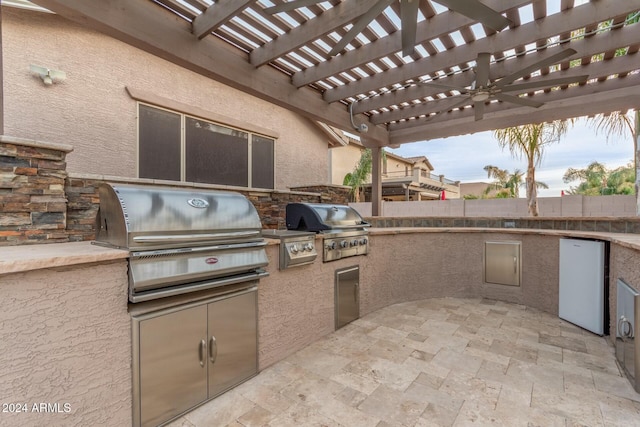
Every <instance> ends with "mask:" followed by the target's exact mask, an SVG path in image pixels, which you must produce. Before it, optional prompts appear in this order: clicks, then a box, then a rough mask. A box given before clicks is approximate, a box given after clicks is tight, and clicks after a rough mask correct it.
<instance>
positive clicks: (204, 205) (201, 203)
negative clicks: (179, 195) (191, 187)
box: [187, 199, 209, 209]
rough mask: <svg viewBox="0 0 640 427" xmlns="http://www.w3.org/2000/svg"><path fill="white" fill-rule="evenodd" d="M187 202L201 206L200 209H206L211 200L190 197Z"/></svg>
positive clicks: (194, 205) (197, 206)
mask: <svg viewBox="0 0 640 427" xmlns="http://www.w3.org/2000/svg"><path fill="white" fill-rule="evenodd" d="M187 203H189V205H190V206H193V207H194V208H199V209H204V208H208V207H209V202H207V201H206V200H203V199H189V200H187Z"/></svg>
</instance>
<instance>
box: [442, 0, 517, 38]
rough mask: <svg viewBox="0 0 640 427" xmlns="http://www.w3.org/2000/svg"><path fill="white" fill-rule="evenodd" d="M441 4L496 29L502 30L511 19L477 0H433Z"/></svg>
mask: <svg viewBox="0 0 640 427" xmlns="http://www.w3.org/2000/svg"><path fill="white" fill-rule="evenodd" d="M435 1H436V2H438V3H440V4H441V5H443V6H446V7H448V8H449V9H451V10H453V11H454V12H458V13H460V14H462V15H464V16H466V17H468V18H471V19H473V20H475V21H479V22H480V23H482V24H484V25H486V26H487V27H489V28H492V29H494V30H496V31H500V30H503V29H504V28H506V27H507V26H508V25H509V24H511V21H510V20H508V19H507V18H505V17H504V16H502V15H501V14H499V13H498V12H496V11H495V10H493V9H491V8H490V7H488V6H485V5H484V4H482V3H480V2H479V1H478V0H435Z"/></svg>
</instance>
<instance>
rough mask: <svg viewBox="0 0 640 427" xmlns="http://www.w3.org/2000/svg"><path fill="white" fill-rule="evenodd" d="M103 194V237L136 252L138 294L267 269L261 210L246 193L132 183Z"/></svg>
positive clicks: (132, 293) (230, 280)
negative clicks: (265, 267) (257, 209)
mask: <svg viewBox="0 0 640 427" xmlns="http://www.w3.org/2000/svg"><path fill="white" fill-rule="evenodd" d="M99 194H100V210H99V214H98V232H97V238H96V243H97V244H102V245H107V246H111V247H116V248H122V249H127V250H129V251H130V252H131V256H130V259H129V300H130V301H131V302H141V301H147V300H150V299H156V298H162V297H168V296H173V295H178V294H183V293H187V292H194V291H199V290H204V289H209V288H214V287H218V286H223V285H228V284H235V283H241V282H245V281H252V280H256V279H259V278H260V277H263V276H266V275H267V273H266V272H265V271H264V270H262V268H261V267H264V266H266V265H267V263H268V260H267V255H266V251H265V248H264V247H265V245H266V243H265V242H264V239H263V238H262V235H261V230H262V225H261V223H260V218H259V216H258V213H257V212H256V209H255V208H254V206H253V205H252V204H251V203H250V202H249V201H248V200H247V199H246V198H245V197H244V196H243V195H241V194H238V193H233V192H223V191H212V190H200V189H198V190H195V189H181V188H170V187H159V186H142V185H127V184H105V185H102V186H101V187H100V189H99Z"/></svg>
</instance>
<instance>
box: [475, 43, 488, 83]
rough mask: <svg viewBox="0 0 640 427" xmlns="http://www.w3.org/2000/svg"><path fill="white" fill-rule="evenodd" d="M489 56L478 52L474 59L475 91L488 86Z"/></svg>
mask: <svg viewBox="0 0 640 427" xmlns="http://www.w3.org/2000/svg"><path fill="white" fill-rule="evenodd" d="M490 60H491V54H490V53H487V52H479V53H478V57H477V58H476V84H475V87H474V88H475V89H478V88H480V87H487V86H489V61H490Z"/></svg>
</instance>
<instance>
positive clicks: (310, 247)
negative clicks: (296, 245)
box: [302, 243, 313, 252]
mask: <svg viewBox="0 0 640 427" xmlns="http://www.w3.org/2000/svg"><path fill="white" fill-rule="evenodd" d="M302 250H303V251H309V252H311V251H312V250H313V243H305V244H304V246H302Z"/></svg>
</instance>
